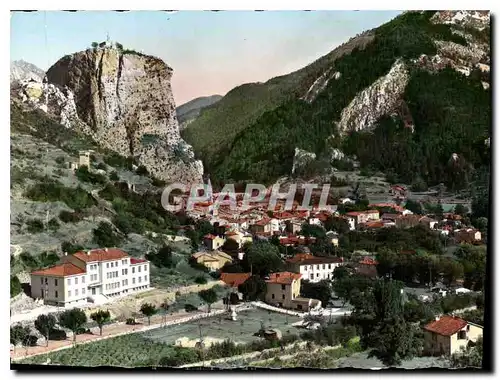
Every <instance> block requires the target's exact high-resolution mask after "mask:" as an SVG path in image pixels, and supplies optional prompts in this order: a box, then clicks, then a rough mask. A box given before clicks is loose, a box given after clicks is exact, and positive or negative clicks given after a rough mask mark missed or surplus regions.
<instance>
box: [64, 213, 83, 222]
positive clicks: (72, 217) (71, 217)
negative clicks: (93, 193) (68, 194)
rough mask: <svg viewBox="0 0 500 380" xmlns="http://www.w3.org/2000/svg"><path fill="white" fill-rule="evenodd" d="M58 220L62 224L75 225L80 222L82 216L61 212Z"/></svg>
mask: <svg viewBox="0 0 500 380" xmlns="http://www.w3.org/2000/svg"><path fill="white" fill-rule="evenodd" d="M59 219H61V221H62V222H64V223H77V222H79V221H80V220H82V216H81V214H80V213H77V212H71V211H67V210H62V211H61V212H60V213H59Z"/></svg>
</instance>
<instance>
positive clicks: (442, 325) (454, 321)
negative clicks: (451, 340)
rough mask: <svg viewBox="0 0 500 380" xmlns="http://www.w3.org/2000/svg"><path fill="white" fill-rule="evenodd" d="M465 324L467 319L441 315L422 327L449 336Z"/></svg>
mask: <svg viewBox="0 0 500 380" xmlns="http://www.w3.org/2000/svg"><path fill="white" fill-rule="evenodd" d="M465 326H467V321H465V320H463V319H462V318H458V317H452V316H450V315H443V316H442V317H441V318H439V320H437V321H432V322H431V323H429V324H427V325H425V327H424V329H425V330H427V331H430V332H433V333H436V334H439V335H444V336H451V335H453V334H455V333H456V332H457V331H459V330H461V329H463V328H464V327H465Z"/></svg>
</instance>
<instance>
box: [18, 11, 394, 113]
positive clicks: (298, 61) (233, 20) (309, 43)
mask: <svg viewBox="0 0 500 380" xmlns="http://www.w3.org/2000/svg"><path fill="white" fill-rule="evenodd" d="M399 13H400V12H399V11H359V12H355V11H311V12H299V11H266V12H250V11H223V12H201V11H179V12H176V13H173V14H168V13H165V12H157V11H141V12H139V11H133V12H123V13H119V12H105V11H82V12H62V11H60V12H56V11H47V12H30V13H26V12H16V13H12V18H11V49H10V52H11V60H17V59H24V60H25V61H28V62H31V63H33V64H35V65H37V66H39V67H40V68H42V69H44V70H46V69H47V68H48V67H50V65H52V64H53V63H55V62H56V61H57V60H58V59H59V58H61V57H62V56H64V55H66V54H70V53H73V52H76V51H80V50H84V49H86V48H88V47H89V46H90V44H91V42H92V41H97V42H100V41H104V40H105V39H106V33H108V32H109V35H110V38H111V39H112V40H113V41H119V42H120V43H122V44H123V45H124V46H125V47H129V48H132V49H135V50H143V51H144V53H146V54H152V55H155V56H157V57H160V58H162V59H163V60H164V61H165V62H166V63H167V64H168V65H170V66H171V67H172V68H173V69H174V75H173V78H172V88H173V91H174V96H175V100H176V102H177V104H178V105H180V104H182V103H184V102H186V101H188V100H191V99H193V98H195V97H198V96H204V95H212V94H221V95H224V94H225V93H226V92H228V91H229V90H231V89H232V88H234V87H236V86H238V85H240V84H243V83H248V82H265V81H267V80H268V79H270V78H272V77H274V76H277V75H283V74H286V73H288V72H290V71H293V70H296V69H299V68H301V67H303V66H305V65H307V64H309V63H310V62H312V61H314V60H315V59H317V58H319V57H320V56H322V55H324V54H326V53H328V52H329V51H331V50H333V49H334V48H335V47H336V46H338V45H340V44H341V43H343V42H345V41H346V40H348V39H349V38H350V37H352V36H355V35H356V34H358V33H360V32H362V31H364V30H366V29H371V28H374V27H376V26H379V25H381V24H383V23H385V22H387V21H389V20H390V19H392V18H394V17H395V16H397V15H398V14H399ZM45 19H46V23H47V42H48V43H47V44H46V42H45V32H44V29H45V27H44V25H45V21H44V20H45Z"/></svg>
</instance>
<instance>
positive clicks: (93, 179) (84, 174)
mask: <svg viewBox="0 0 500 380" xmlns="http://www.w3.org/2000/svg"><path fill="white" fill-rule="evenodd" d="M75 175H76V177H77V178H78V179H79V180H80V181H82V182H89V183H92V184H105V183H106V177H105V176H104V175H102V174H99V173H94V172H91V171H89V168H88V167H87V166H80V167H79V168H78V169H76V171H75Z"/></svg>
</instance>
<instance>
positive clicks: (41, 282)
mask: <svg viewBox="0 0 500 380" xmlns="http://www.w3.org/2000/svg"><path fill="white" fill-rule="evenodd" d="M40 284H42V285H43V277H40Z"/></svg>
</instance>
